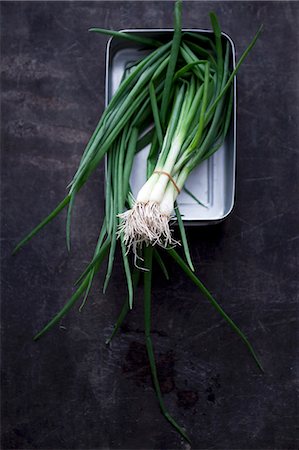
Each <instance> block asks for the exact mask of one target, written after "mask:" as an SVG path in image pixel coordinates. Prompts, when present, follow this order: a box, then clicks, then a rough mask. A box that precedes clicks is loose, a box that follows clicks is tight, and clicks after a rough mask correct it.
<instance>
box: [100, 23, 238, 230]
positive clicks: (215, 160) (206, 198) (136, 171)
mask: <svg viewBox="0 0 299 450" xmlns="http://www.w3.org/2000/svg"><path fill="white" fill-rule="evenodd" d="M122 31H126V32H127V33H138V34H139V35H141V36H146V37H150V38H155V39H157V40H160V39H162V40H165V39H167V37H169V39H170V38H171V36H172V33H173V30H169V29H158V30H155V29H148V30H141V29H138V30H137V29H136V30H135V29H134V30H122ZM183 31H192V32H193V33H202V34H204V35H209V34H211V33H212V31H211V30H201V29H183ZM222 39H223V40H228V41H229V44H230V48H231V55H230V60H231V64H232V68H234V67H235V46H234V43H233V41H232V39H231V38H230V37H229V36H228V35H227V34H225V33H222ZM148 53H149V51H148V50H145V49H144V47H142V45H141V44H138V43H135V42H131V41H128V40H125V39H120V38H118V37H112V38H111V39H110V40H109V41H108V43H107V49H106V96H105V101H106V106H107V104H108V103H109V101H110V100H111V98H112V96H113V94H114V93H115V91H116V89H117V87H118V86H119V84H120V81H121V79H122V76H123V73H124V70H125V68H126V66H127V65H128V64H131V63H134V62H135V61H137V60H138V59H140V57H142V56H143V55H146V54H148ZM233 89H234V103H233V111H232V118H231V124H230V127H229V130H228V134H227V137H226V139H225V142H224V144H223V146H222V147H221V148H220V149H219V150H218V151H217V152H216V153H214V155H212V156H211V157H210V158H209V159H208V160H207V161H204V162H203V163H202V164H201V165H200V166H199V167H197V168H196V169H194V171H193V172H192V173H191V175H190V176H189V178H188V180H187V182H186V188H187V189H188V190H189V191H191V192H192V193H193V194H194V195H195V197H196V198H197V199H199V200H200V202H201V203H203V204H204V205H205V206H206V207H204V206H201V205H199V204H198V203H197V202H196V201H195V200H194V199H192V197H190V195H188V194H187V193H186V192H185V191H182V192H181V193H180V195H179V196H178V199H177V202H178V205H179V208H180V212H181V214H182V218H183V220H184V223H185V225H209V224H214V223H217V222H220V221H222V220H223V219H224V218H226V217H227V216H228V214H229V213H230V212H231V211H232V209H233V206H234V197H235V164H236V79H235V80H234V88H233ZM148 151H149V147H146V148H144V149H143V150H142V151H141V152H139V153H138V154H137V155H136V157H135V160H134V164H133V169H132V175H131V180H130V182H131V188H132V192H133V195H134V196H136V195H137V193H138V190H139V189H140V187H141V186H142V185H143V183H144V182H145V174H146V158H147V154H148Z"/></svg>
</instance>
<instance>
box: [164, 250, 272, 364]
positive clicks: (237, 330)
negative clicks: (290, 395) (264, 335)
mask: <svg viewBox="0 0 299 450" xmlns="http://www.w3.org/2000/svg"><path fill="white" fill-rule="evenodd" d="M167 251H168V253H169V255H170V256H171V257H172V258H173V259H174V260H175V262H176V263H177V264H178V265H179V266H180V267H181V268H182V269H183V271H184V272H185V273H186V275H187V276H188V277H189V278H190V279H191V281H192V282H193V283H194V284H195V285H196V286H197V287H198V288H199V290H200V291H201V292H202V294H203V295H204V296H205V297H206V298H207V299H208V300H209V302H210V303H211V304H212V306H213V307H214V308H215V309H216V311H218V312H219V313H220V315H221V316H222V317H223V319H224V320H225V321H226V322H227V323H228V324H229V326H230V327H231V329H232V330H233V331H234V332H235V333H237V335H238V336H239V337H240V338H241V339H242V341H243V342H244V344H245V345H246V347H247V348H248V350H249V352H250V353H251V355H252V357H253V359H254V360H255V362H256V364H257V366H258V367H259V369H260V370H261V371H262V372H263V371H264V369H263V367H262V365H261V363H260V361H259V359H258V357H257V355H256V353H255V351H254V350H253V347H252V345H251V344H250V342H249V341H248V339H247V337H246V336H245V334H244V333H243V332H242V331H241V330H240V328H239V327H238V326H237V325H236V324H235V323H234V322H233V320H232V319H231V318H230V317H229V316H228V315H227V314H226V312H225V311H224V310H223V309H222V308H221V306H220V305H219V304H218V303H217V301H216V300H215V299H214V297H213V296H212V294H211V293H210V292H209V291H208V289H207V288H206V287H205V286H204V284H203V283H202V282H201V281H200V280H199V279H198V278H197V276H196V275H195V274H194V273H193V272H192V271H191V270H190V269H189V267H188V265H187V264H186V263H185V261H184V260H183V259H182V258H181V257H180V255H179V254H178V253H177V252H176V251H175V250H174V249H171V248H170V249H167Z"/></svg>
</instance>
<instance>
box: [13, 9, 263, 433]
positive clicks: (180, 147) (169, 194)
mask: <svg viewBox="0 0 299 450" xmlns="http://www.w3.org/2000/svg"><path fill="white" fill-rule="evenodd" d="M181 8H182V4H181V1H177V2H176V4H175V10H174V33H173V35H172V37H171V40H170V41H169V42H158V41H156V40H153V39H147V38H144V37H140V36H138V35H137V34H130V33H123V32H114V31H109V30H103V29H99V28H93V29H91V31H94V32H98V33H106V34H110V35H116V36H117V37H119V38H123V39H131V40H134V41H135V42H137V43H140V44H141V45H142V47H143V48H144V47H145V46H147V47H148V48H149V53H148V55H147V56H146V57H143V58H142V59H140V60H139V61H136V62H135V63H134V65H131V66H130V67H127V68H126V70H125V73H124V75H123V79H122V81H121V83H120V85H119V87H118V89H117V91H116V92H115V94H114V96H113V97H112V99H111V101H110V103H109V105H108V106H107V108H106V109H105V111H104V113H103V114H102V117H101V119H100V121H99V123H98V125H97V127H96V129H95V131H94V133H93V135H92V137H91V139H90V141H89V142H88V144H87V146H86V148H85V150H84V152H83V155H82V158H81V161H80V164H79V167H78V169H77V171H76V173H75V175H74V177H73V179H72V181H71V183H70V185H69V193H68V195H67V196H66V197H65V198H64V199H63V200H62V202H61V203H60V204H59V205H58V206H57V208H56V209H55V210H54V211H53V212H52V213H51V214H50V215H49V216H48V217H47V218H45V219H44V220H43V221H42V222H41V223H40V224H39V225H38V226H37V227H36V228H35V229H34V230H33V231H32V232H31V233H30V234H28V235H27V236H26V237H25V238H24V239H23V240H22V241H21V242H20V243H19V244H18V245H17V247H16V248H15V251H17V250H19V249H20V248H21V247H22V246H23V245H24V244H25V243H27V242H28V241H29V240H30V239H31V238H32V237H33V236H34V235H35V234H36V233H37V232H38V231H40V230H41V229H42V228H43V227H44V226H45V225H46V224H47V223H49V222H50V221H51V220H52V219H53V218H54V217H55V216H57V214H59V213H60V212H61V211H62V210H63V209H64V208H65V207H66V206H68V213H67V220H66V240H67V247H68V249H70V229H71V212H72V208H73V205H74V201H75V198H76V195H77V194H78V192H79V191H80V189H81V188H82V187H83V186H84V184H85V183H86V182H87V180H88V178H89V176H90V175H91V174H92V173H93V172H94V171H95V170H96V168H97V167H98V166H99V164H100V163H101V162H102V160H103V158H104V156H106V164H107V165H106V168H107V172H106V175H107V177H106V190H105V196H106V202H105V208H106V209H105V217H104V219H103V223H102V227H101V230H100V232H99V237H98V241H97V244H96V247H95V251H94V256H93V258H92V260H91V262H90V263H89V264H88V266H87V267H86V269H85V270H84V272H83V273H82V275H81V276H80V278H79V280H77V282H76V286H77V288H76V291H75V293H74V294H73V295H72V297H71V298H70V299H69V301H68V302H67V303H66V304H65V306H64V307H63V308H62V309H61V310H60V311H59V312H58V313H57V314H56V315H55V317H54V318H53V319H52V320H51V321H50V322H49V323H48V324H47V325H46V326H45V327H44V328H43V329H42V330H41V331H40V332H39V333H38V334H37V335H36V336H35V337H34V339H35V340H37V339H39V338H40V337H41V336H43V335H44V334H45V333H46V332H47V331H49V330H50V329H51V328H52V327H53V326H54V325H56V324H57V323H58V322H59V321H60V320H61V318H62V317H63V316H64V315H65V314H66V313H67V312H68V311H69V310H70V309H71V308H72V307H73V306H74V305H75V303H76V302H78V301H79V299H81V298H83V302H82V304H81V307H80V308H82V306H83V305H84V303H85V302H86V299H87V297H88V294H89V292H90V289H91V286H92V283H93V280H94V277H95V275H96V273H97V272H98V271H99V268H100V266H101V264H102V263H103V261H104V260H105V259H106V258H107V272H106V278H105V280H104V292H105V291H106V289H107V286H108V284H109V280H110V277H111V274H112V271H113V264H114V258H115V251H116V247H117V245H120V247H121V253H122V260H123V266H124V270H125V275H126V281H127V286H128V298H127V299H125V301H124V304H123V308H122V310H121V312H120V315H119V317H118V319H117V321H116V324H115V327H114V330H113V333H112V335H111V336H110V337H109V339H107V343H109V342H110V341H111V339H112V338H113V336H114V335H115V333H116V332H117V330H118V329H119V327H120V326H121V324H122V322H123V320H124V319H125V317H126V315H127V313H128V311H129V310H130V309H131V308H132V306H133V297H134V291H135V289H136V286H137V284H138V281H139V278H140V275H141V274H142V275H143V278H144V320H145V338H146V347H147V352H148V357H149V362H150V367H151V372H152V378H153V384H154V387H155V390H156V393H157V397H158V401H159V404H160V407H161V411H162V413H163V414H164V416H165V417H166V418H167V420H168V421H169V422H170V423H171V424H172V425H173V426H174V427H175V428H176V429H177V431H179V433H180V434H181V435H182V436H184V438H185V439H187V440H189V439H188V436H187V435H186V433H185V431H184V430H183V429H182V428H181V427H180V426H179V425H178V424H177V423H176V422H175V420H174V419H173V418H172V417H171V416H170V414H169V413H168V411H167V410H166V408H165V405H164V402H163V398H162V395H161V390H160V386H159V382H158V375H157V370H156V364H155V359H154V351H153V346H152V341H151V334H150V332H151V331H150V330H151V326H150V324H151V284H152V262H153V258H155V260H156V262H157V263H158V265H159V266H160V268H161V270H162V271H163V273H164V274H165V276H166V277H167V278H168V273H167V269H166V267H165V265H164V262H163V259H162V256H161V252H163V251H166V252H167V253H168V254H169V255H170V256H171V257H172V258H173V260H174V261H175V262H176V263H177V264H178V265H179V266H180V267H181V268H182V270H183V271H184V272H185V273H186V275H187V276H188V277H189V278H190V279H191V280H192V281H193V283H194V284H195V286H196V287H197V288H198V289H199V290H200V291H201V293H202V294H203V295H204V296H205V297H206V298H207V299H208V301H209V302H210V303H211V304H212V305H213V306H214V308H216V310H217V311H218V312H219V313H220V314H221V316H222V317H223V318H224V319H225V320H226V322H227V323H228V324H229V326H230V327H231V328H232V329H233V330H234V331H235V332H236V333H237V334H238V335H239V336H240V338H241V339H242V340H243V342H244V343H245V345H246V346H247V348H248V350H249V352H250V353H251V355H252V356H253V358H254V359H255V361H256V363H257V365H258V367H259V368H260V369H262V367H261V365H260V362H259V361H258V359H257V356H256V354H255V352H254V350H253V348H252V346H251V344H250V343H249V341H248V339H247V338H246V336H245V335H244V334H243V333H242V331H241V330H240V329H239V328H238V327H237V325H236V324H235V323H234V322H233V321H232V320H231V319H230V318H229V316H228V315H227V314H226V313H225V312H224V311H223V309H222V308H221V306H220V305H219V304H218V303H217V302H216V300H215V299H214V298H213V296H212V295H211V294H210V292H209V291H208V290H207V288H206V287H205V286H204V285H203V284H202V283H201V281H200V280H199V279H198V278H197V277H196V275H195V274H194V268H193V265H192V261H191V257H190V252H189V249H188V244H187V239H186V233H185V230H184V226H183V222H182V218H181V216H180V212H179V208H178V207H177V205H176V203H175V202H176V198H177V196H178V194H179V192H180V191H181V190H182V189H183V187H184V184H185V182H186V180H187V178H188V176H189V174H190V173H191V171H192V170H193V169H194V168H195V167H197V166H198V165H199V164H200V163H201V162H202V161H204V160H205V159H207V158H209V157H210V156H211V155H212V154H213V153H214V152H215V151H217V150H218V149H219V148H220V147H221V145H222V144H223V142H224V140H225V137H226V134H227V131H228V128H229V125H230V121H231V111H232V104H233V90H232V82H233V79H234V76H235V75H236V73H237V71H238V69H239V67H240V65H241V63H242V61H243V60H244V58H245V57H246V56H247V54H248V53H249V51H250V50H251V48H252V47H253V46H254V44H255V42H256V40H257V38H258V35H259V33H260V30H259V31H258V33H257V34H256V36H255V37H254V39H253V40H252V42H251V43H250V45H249V46H248V48H247V49H246V50H245V52H244V53H243V55H242V56H241V58H240V59H239V62H238V64H237V65H236V67H235V68H234V69H232V61H231V60H230V52H229V46H228V44H226V45H224V41H223V40H222V37H221V31H220V27H219V24H218V21H217V18H216V16H215V14H213V13H211V14H210V18H211V24H212V28H213V31H214V33H212V34H211V35H210V37H208V36H207V35H202V34H198V33H192V32H182V28H181ZM146 145H149V146H150V150H149V153H148V159H147V174H146V176H147V181H146V183H145V184H144V186H143V187H142V188H141V190H140V191H139V193H138V195H137V198H136V199H134V198H133V196H132V193H131V189H130V175H131V170H132V165H133V160H134V157H135V155H136V154H137V153H138V152H139V151H140V150H141V149H143V148H144V147H145V146H146ZM174 213H175V214H176V217H177V222H178V225H179V230H180V235H181V237H180V240H181V243H182V246H183V249H184V255H185V259H186V261H185V260H184V259H183V258H182V256H180V255H179V253H178V252H177V251H176V249H175V246H176V244H177V243H178V241H177V240H175V239H174V238H173V235H172V231H171V230H170V227H169V222H170V220H171V218H172V217H173V215H174ZM131 250H132V251H131ZM139 260H141V262H140V261H139ZM139 265H141V266H142V267H141V268H140V267H139Z"/></svg>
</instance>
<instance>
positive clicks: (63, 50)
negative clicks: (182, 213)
mask: <svg viewBox="0 0 299 450" xmlns="http://www.w3.org/2000/svg"><path fill="white" fill-rule="evenodd" d="M172 9H173V2H110V1H103V2H100V1H99V2H2V3H1V10H2V15H1V25H2V41H1V45H2V47H1V51H2V64H1V66H2V166H1V167H2V181H1V188H2V212H3V216H2V241H1V242H2V244H3V245H2V277H3V278H2V333H3V334H2V370H3V374H2V405H3V409H2V439H3V440H2V448H3V449H25V448H26V449H104V448H106V449H110V448H111V449H114V448H115V449H186V448H188V445H187V444H186V443H185V442H184V441H183V440H182V439H181V437H180V436H179V435H178V434H177V433H176V432H175V430H174V429H173V428H172V427H171V426H170V425H169V424H168V423H167V422H166V420H165V419H164V418H163V417H162V416H161V414H160V412H159V407H158V404H157V400H156V397H155V394H154V391H153V388H152V385H151V379H150V373H149V368H148V364H147V359H146V353H145V345H144V337H143V315H142V296H141V294H142V291H140V293H139V297H138V300H137V301H136V307H135V308H134V311H133V312H132V313H131V314H130V315H129V318H128V320H127V322H126V325H125V326H124V328H123V332H122V334H121V335H119V336H118V337H117V338H116V339H115V341H114V342H113V343H112V345H111V347H110V348H106V347H105V344H104V341H105V338H106V337H107V336H108V335H109V333H110V332H111V330H112V324H113V322H114V320H115V318H116V316H117V313H118V311H119V308H120V306H121V304H122V302H123V298H124V296H125V294H126V288H125V282H124V278H123V271H122V266H121V263H120V259H117V261H116V267H115V271H114V275H113V279H112V282H111V284H110V287H109V291H108V293H107V295H105V296H104V295H103V294H102V293H101V285H102V276H103V272H102V273H101V276H100V277H98V278H97V280H96V283H95V287H94V289H93V292H92V295H91V296H90V298H89V301H88V303H87V305H86V307H85V308H84V309H83V311H82V313H79V312H78V309H77V308H75V309H74V310H73V311H72V312H71V313H70V314H69V315H68V316H67V317H65V318H64V319H63V321H62V322H61V325H62V326H61V327H57V328H56V329H55V330H53V331H52V332H51V333H49V334H48V335H46V336H45V337H44V338H43V339H42V340H41V341H40V342H38V343H34V342H33V341H32V339H31V338H32V336H33V335H34V334H35V333H36V332H37V331H38V330H39V329H40V328H41V327H42V326H43V325H44V324H45V323H46V322H47V321H48V320H49V319H50V318H51V317H52V316H53V314H54V313H55V312H56V311H57V310H58V309H59V308H60V307H61V306H62V305H63V303H64V302H65V301H66V299H67V298H68V297H69V296H70V294H71V292H72V285H73V283H74V281H75V280H76V278H77V277H78V276H79V274H80V273H81V271H82V269H83V268H84V267H85V265H86V263H87V262H88V260H89V258H90V257H91V255H92V251H93V247H94V245H95V240H96V237H97V232H98V230H99V226H100V223H101V219H102V217H103V176H104V172H103V167H101V168H100V169H99V170H98V171H97V173H96V175H95V176H94V177H93V178H92V180H90V182H89V183H88V185H87V186H86V188H85V189H84V190H83V191H82V192H81V193H80V195H79V196H78V199H77V205H76V208H75V214H74V225H73V236H72V244H73V245H72V252H71V254H70V255H68V254H67V252H66V248H65V240H64V233H65V214H64V213H62V214H61V215H60V216H59V217H58V218H57V219H56V220H55V221H54V222H53V223H52V224H51V225H49V226H48V228H47V229H46V230H44V231H43V232H42V233H40V234H39V235H38V236H37V237H36V238H35V239H34V240H33V241H32V242H31V243H30V244H28V245H27V246H26V247H25V248H24V249H23V250H22V251H21V252H20V253H19V254H18V255H17V256H15V257H12V256H11V250H12V248H13V246H14V245H15V244H16V243H17V241H18V240H19V239H20V238H21V237H22V236H23V235H24V234H25V233H26V232H28V231H29V230H30V229H31V228H32V227H33V226H34V225H36V224H37V223H38V222H39V221H40V219H41V218H43V217H44V216H45V215H47V214H48V213H49V212H50V210H51V209H52V208H53V207H54V206H56V204H57V203H58V202H59V201H60V200H61V199H62V198H63V196H64V195H65V192H66V191H65V189H66V184H67V183H68V182H69V181H70V179H71V177H72V175H73V174H74V171H75V168H76V166H77V163H78V162H79V158H80V155H81V152H82V150H83V148H84V145H85V143H86V142H87V140H88V137H89V136H90V134H91V132H92V131H93V129H94V127H95V124H96V122H97V119H98V118H99V116H100V114H101V112H102V110H103V106H104V67H105V45H106V41H107V39H106V38H105V37H104V36H98V35H92V34H89V33H88V32H87V29H88V28H89V27H91V26H102V27H107V28H112V29H121V28H147V27H148V28H159V27H166V28H167V27H169V28H170V27H172ZM211 9H213V10H214V11H215V12H216V13H217V14H218V16H219V18H220V21H221V24H222V28H223V30H224V31H226V32H227V33H229V34H230V35H231V36H232V37H233V39H234V41H235V44H236V48H237V55H240V54H241V52H242V51H243V50H244V49H245V47H246V45H247V44H248V43H249V41H250V39H251V38H252V36H253V35H254V33H255V32H256V30H257V28H258V27H259V26H260V24H261V23H264V27H265V28H264V32H263V35H262V37H261V39H260V40H259V42H258V43H257V45H256V47H255V49H254V51H253V52H252V53H251V54H250V56H249V58H248V59H247V60H246V62H245V63H244V65H243V67H242V69H241V71H240V74H239V76H238V140H237V149H238V156H237V186H236V188H237V189H236V205H235V209H234V211H233V213H232V215H231V216H230V217H229V218H228V219H227V220H226V221H225V222H224V223H223V224H221V225H217V226H211V227H207V228H194V229H190V230H189V232H188V237H189V241H190V245H191V248H192V257H193V260H194V263H195V266H196V271H197V273H198V274H199V276H200V278H201V279H202V281H203V282H204V283H205V284H206V285H207V286H208V287H209V288H210V289H211V291H212V292H213V294H214V295H215V296H216V298H217V299H218V300H219V302H220V303H221V305H222V306H223V307H224V308H225V310H226V311H227V312H228V313H229V314H230V315H231V316H232V318H233V319H234V320H235V321H236V322H237V324H238V325H239V326H240V327H241V328H242V329H243V330H244V331H245V333H246V334H247V336H248V337H249V338H250V340H251V342H252V343H253V345H254V347H255V349H256V350H257V352H258V354H259V356H260V358H261V360H262V362H263V365H264V368H265V374H264V375H263V374H261V373H260V372H259V371H258V370H257V368H256V367H255V365H254V362H253V360H252V359H251V357H250V356H249V354H248V353H247V351H246V349H245V347H244V345H243V344H242V342H240V340H239V338H238V337H237V336H236V335H234V334H233V333H232V332H231V330H230V329H229V328H228V326H227V324H226V323H225V322H224V321H223V320H222V319H221V318H220V316H219V315H217V313H216V312H215V311H214V310H213V309H212V307H211V306H210V305H209V304H208V303H207V301H206V300H205V299H204V298H203V297H202V296H201V295H200V294H199V293H198V292H197V291H196V289H195V287H194V286H193V285H192V284H191V283H190V282H189V281H188V279H186V277H185V276H184V275H183V273H181V271H180V270H179V269H178V267H175V266H174V265H173V264H172V263H171V262H170V261H169V263H170V264H171V266H170V265H169V267H170V272H171V275H172V278H171V283H167V282H166V281H165V280H164V279H163V278H162V276H161V275H160V274H159V273H158V272H157V273H156V276H155V283H154V293H153V338H154V345H155V350H156V356H157V362H158V371H159V377H160V381H161V385H162V390H163V393H164V398H165V402H166V404H167V406H168V407H169V410H170V411H171V413H172V414H173V416H174V417H175V418H176V419H177V420H178V422H179V423H180V424H182V425H183V426H184V427H185V428H186V430H187V431H188V433H189V435H190V437H191V439H192V441H193V448H196V449H212V448H213V449H259V450H260V449H271V450H272V449H295V448H298V441H296V431H295V424H296V412H297V411H298V410H297V404H296V384H295V379H296V369H297V375H298V365H297V366H296V344H297V342H296V341H297V339H296V338H297V337H298V334H297V331H298V327H297V325H296V312H297V303H296V296H297V293H298V286H297V275H298V240H299V239H298V238H299V234H298V233H299V231H298V225H299V220H298V194H299V192H298V145H297V144H298V114H299V111H298V86H299V84H298V70H299V63H298V30H297V26H298V10H299V3H298V2H287V1H286V2H270V1H269V2H256V1H254V2H253V1H246V2H245V1H244V2H200V1H194V2H185V3H184V9H183V25H184V26H185V27H195V28H196V27H201V28H209V27H210V25H209V19H208V12H209V11H210V10H211ZM297 436H298V435H297ZM296 442H297V444H296Z"/></svg>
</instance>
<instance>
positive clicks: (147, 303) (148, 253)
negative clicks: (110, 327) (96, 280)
mask: <svg viewBox="0 0 299 450" xmlns="http://www.w3.org/2000/svg"><path fill="white" fill-rule="evenodd" d="M152 259H153V248H152V247H151V246H149V247H145V249H144V265H145V267H146V269H147V271H145V272H144V330H145V343H146V349H147V354H148V359H149V363H150V368H151V374H152V380H153V384H154V388H155V391H156V394H157V398H158V402H159V405H160V408H161V411H162V414H163V415H164V417H166V419H167V420H168V421H169V422H170V423H171V425H172V426H173V427H174V428H175V429H176V430H177V431H178V432H179V433H180V434H181V435H182V436H183V437H184V438H185V439H186V440H187V441H188V442H189V443H190V439H189V437H188V436H187V434H186V433H185V431H184V430H183V429H182V428H181V427H180V426H179V425H178V424H177V422H176V421H175V420H174V419H173V418H172V417H171V415H170V414H169V412H168V411H167V409H166V407H165V404H164V401H163V398H162V392H161V388H160V383H159V380H158V374H157V367H156V362H155V355H154V349H153V343H152V338H151V292H152Z"/></svg>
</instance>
